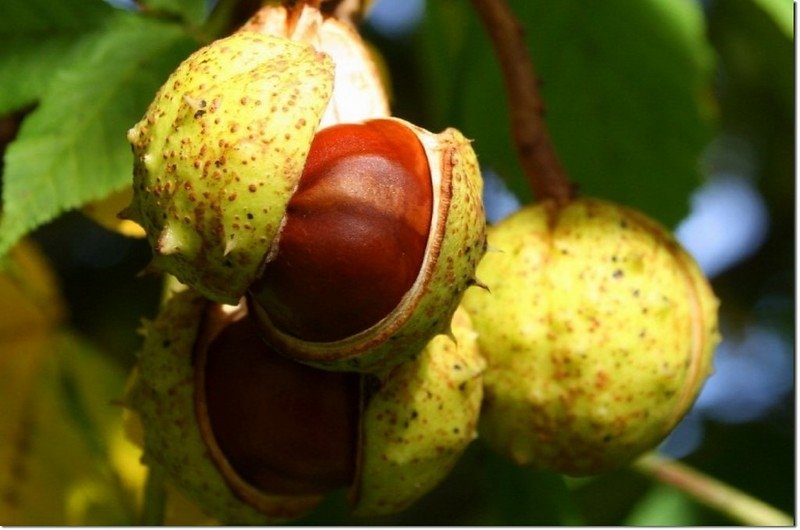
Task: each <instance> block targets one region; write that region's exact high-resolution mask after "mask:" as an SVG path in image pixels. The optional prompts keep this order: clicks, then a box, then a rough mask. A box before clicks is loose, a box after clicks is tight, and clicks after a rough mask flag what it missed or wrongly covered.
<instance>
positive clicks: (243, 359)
mask: <svg viewBox="0 0 800 530" xmlns="http://www.w3.org/2000/svg"><path fill="white" fill-rule="evenodd" d="M204 329H205V330H206V331H205V333H204V335H205V336H203V337H201V338H200V339H199V340H198V343H197V347H196V350H195V355H196V363H197V366H198V368H199V370H198V374H197V375H198V383H199V384H198V386H197V388H198V389H199V390H198V407H197V409H198V415H199V417H200V419H201V422H203V421H204V420H207V421H208V425H209V426H210V429H211V432H212V433H213V443H211V444H210V448H211V456H212V458H213V459H214V460H215V463H217V465H218V466H219V465H220V461H221V460H222V459H223V458H224V459H225V461H226V462H227V463H228V464H229V465H230V466H231V467H232V468H233V470H235V472H236V473H237V474H238V475H239V477H240V478H241V479H243V480H244V482H246V483H247V484H249V485H250V486H253V487H254V488H255V489H257V490H258V491H260V492H262V493H267V494H288V495H306V494H323V493H326V492H328V491H330V490H332V489H335V488H338V487H347V486H349V485H350V484H351V483H352V482H353V479H354V473H355V461H356V451H357V443H358V421H359V419H358V418H359V384H360V383H359V378H358V376H357V375H356V374H346V373H337V372H326V371H322V370H319V369H315V368H310V367H308V366H305V365H302V364H299V363H296V362H293V361H290V360H288V359H285V358H284V357H282V356H280V355H278V354H277V353H276V352H275V351H273V350H272V349H271V348H270V347H268V346H267V345H266V344H264V343H263V342H262V341H261V339H260V337H259V335H258V331H257V329H256V327H255V324H254V323H253V322H252V321H251V320H250V319H249V318H247V316H246V314H245V312H244V311H238V312H237V313H233V314H226V313H224V312H223V311H222V310H221V309H220V306H218V305H211V304H210V305H209V309H208V310H207V311H206V317H205V322H204ZM223 467H224V466H223ZM226 478H227V477H226ZM240 494H242V493H241V492H240ZM243 495H245V496H246V493H243Z"/></svg>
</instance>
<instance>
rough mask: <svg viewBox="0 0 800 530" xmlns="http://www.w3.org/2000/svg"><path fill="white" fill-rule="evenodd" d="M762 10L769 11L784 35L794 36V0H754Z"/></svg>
mask: <svg viewBox="0 0 800 530" xmlns="http://www.w3.org/2000/svg"><path fill="white" fill-rule="evenodd" d="M752 1H753V3H754V4H755V5H757V6H758V7H759V8H760V9H761V10H762V11H764V12H765V13H767V14H768V15H769V16H770V17H771V18H772V20H773V21H774V22H775V24H776V25H777V26H778V28H779V29H780V30H781V31H782V32H783V34H784V36H786V37H789V38H790V39H791V38H792V37H794V10H793V9H792V7H793V5H794V2H793V0H752Z"/></svg>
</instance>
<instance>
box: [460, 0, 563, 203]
mask: <svg viewBox="0 0 800 530" xmlns="http://www.w3.org/2000/svg"><path fill="white" fill-rule="evenodd" d="M472 5H473V6H474V7H475V10H476V11H477V12H478V15H479V16H480V18H481V19H482V21H483V24H484V26H485V27H486V30H487V32H488V33H489V37H490V38H491V40H492V44H493V46H494V50H495V54H496V55H497V59H498V61H499V62H500V67H501V68H502V70H503V78H504V80H505V85H506V91H507V93H508V103H509V109H510V111H511V112H510V114H511V132H512V136H513V137H514V143H515V145H516V148H517V154H518V155H519V160H520V164H521V165H522V169H523V170H524V171H525V174H526V175H527V177H528V180H529V181H530V184H531V187H532V188H533V191H534V193H536V196H537V197H538V199H539V200H543V199H554V200H556V201H557V202H560V203H565V202H568V201H569V200H570V199H572V198H573V196H574V195H575V187H574V186H573V184H572V183H571V182H570V180H569V177H568V176H567V173H566V171H565V170H564V167H563V166H562V165H561V161H560V160H559V158H558V155H557V154H556V151H555V148H554V146H553V142H552V141H551V139H550V134H549V133H548V132H547V127H546V125H545V123H544V119H543V117H542V115H543V105H542V100H541V97H540V95H539V86H538V81H537V78H536V72H535V71H534V67H533V61H532V60H531V56H530V53H529V52H528V48H527V46H526V45H525V39H524V30H523V28H522V25H521V24H520V22H519V21H518V20H517V19H516V18H515V16H514V14H513V13H512V12H511V9H510V8H509V7H508V4H507V3H506V1H505V0H472Z"/></svg>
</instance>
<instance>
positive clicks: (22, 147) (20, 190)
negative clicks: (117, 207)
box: [0, 13, 194, 255]
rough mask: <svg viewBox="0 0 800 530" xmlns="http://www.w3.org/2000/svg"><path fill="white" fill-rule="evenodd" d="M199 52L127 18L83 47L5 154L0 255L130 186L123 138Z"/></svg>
mask: <svg viewBox="0 0 800 530" xmlns="http://www.w3.org/2000/svg"><path fill="white" fill-rule="evenodd" d="M193 46H194V45H193V43H192V42H191V41H190V40H189V39H188V37H186V35H185V33H184V31H183V30H182V29H181V28H180V27H178V26H176V25H173V24H166V23H161V22H157V21H152V20H147V19H145V18H143V17H139V16H136V15H130V14H126V13H119V14H118V15H117V16H116V17H114V19H113V20H112V22H111V23H110V24H109V25H108V26H107V27H106V28H105V30H104V31H102V32H98V33H97V34H96V35H95V36H94V38H92V39H91V40H89V41H87V42H84V43H82V45H81V46H80V50H79V52H78V54H77V57H78V58H77V59H76V61H75V62H74V63H73V64H70V65H67V66H65V67H64V68H62V69H61V70H59V71H57V72H56V73H55V74H54V77H53V80H52V82H51V83H50V85H49V87H48V88H47V90H46V91H45V92H44V94H43V95H42V103H41V105H40V106H39V107H38V108H37V109H36V110H35V111H34V112H33V113H31V115H30V116H29V117H28V118H27V119H26V120H25V122H24V123H23V125H22V128H21V130H20V132H19V136H18V137H17V139H16V141H14V142H13V143H12V144H11V145H9V147H8V149H7V151H6V157H5V175H4V190H3V219H2V223H0V255H3V254H5V252H6V251H7V250H8V248H9V247H10V246H11V245H13V244H14V242H16V241H17V240H18V239H19V238H20V237H21V236H23V235H24V234H26V233H27V232H28V231H30V230H32V229H34V228H36V227H37V226H39V225H41V224H43V223H45V222H48V221H50V220H52V219H53V218H55V217H56V216H57V215H59V214H60V213H62V212H63V211H65V210H69V209H72V208H76V207H79V206H81V205H83V204H84V203H86V202H88V201H91V200H96V199H100V198H102V197H104V196H106V195H107V194H108V193H110V192H111V191H113V190H116V189H119V188H120V187H122V186H124V185H125V183H126V182H128V181H129V179H130V178H131V169H130V168H131V164H132V161H131V155H130V147H129V145H128V144H127V141H126V138H125V133H126V131H127V129H128V128H129V127H131V126H132V125H133V124H134V122H136V121H137V120H138V119H139V118H141V116H142V114H143V113H144V111H145V109H146V106H147V103H148V102H149V101H150V100H151V99H152V97H153V94H154V93H155V91H156V89H157V88H158V86H159V85H160V84H161V83H163V81H164V79H165V78H166V77H167V75H168V74H169V72H170V71H171V70H172V69H173V68H174V67H175V66H176V64H177V63H178V62H179V60H180V59H181V58H183V57H185V56H186V55H187V54H188V53H189V52H190V51H191V49H192V47H193Z"/></svg>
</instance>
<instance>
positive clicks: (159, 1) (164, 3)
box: [140, 0, 208, 25]
mask: <svg viewBox="0 0 800 530" xmlns="http://www.w3.org/2000/svg"><path fill="white" fill-rule="evenodd" d="M140 4H141V5H142V6H144V9H145V10H147V9H153V10H157V11H165V12H167V13H172V14H175V15H178V16H179V17H181V18H182V19H183V20H185V21H187V22H189V23H190V24H194V25H200V24H202V23H203V22H205V20H206V18H207V17H208V2H206V0H143V1H140Z"/></svg>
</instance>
